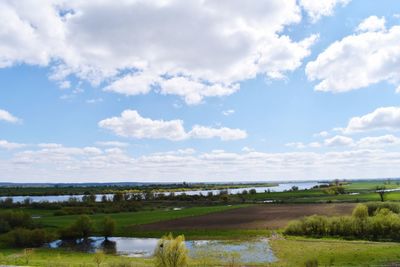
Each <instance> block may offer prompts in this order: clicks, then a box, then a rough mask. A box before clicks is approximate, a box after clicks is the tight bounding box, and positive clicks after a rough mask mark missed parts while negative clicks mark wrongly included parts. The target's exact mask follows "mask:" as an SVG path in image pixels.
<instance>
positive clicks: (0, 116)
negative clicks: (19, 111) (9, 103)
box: [0, 109, 20, 123]
mask: <svg viewBox="0 0 400 267" xmlns="http://www.w3.org/2000/svg"><path fill="white" fill-rule="evenodd" d="M0 121H6V122H11V123H18V122H19V121H20V119H18V118H17V117H15V116H14V115H12V114H11V113H10V112H8V111H7V110H4V109H0Z"/></svg>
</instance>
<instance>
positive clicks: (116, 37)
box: [0, 0, 343, 104]
mask: <svg viewBox="0 0 400 267" xmlns="http://www.w3.org/2000/svg"><path fill="white" fill-rule="evenodd" d="M303 2H304V1H303ZM329 2H331V1H329ZM340 2H343V1H340ZM330 5H331V4H328V6H330ZM303 6H304V7H305V8H306V7H307V10H308V11H310V10H311V9H312V10H311V11H310V12H311V13H310V12H309V13H310V14H313V16H318V17H319V16H321V15H330V14H331V10H330V9H331V7H328V8H325V9H324V11H322V12H318V15H316V14H317V13H316V11H315V8H311V9H310V7H309V5H303ZM324 6H325V5H324ZM319 13H320V14H319ZM301 18H302V17H301V8H300V6H299V5H298V4H297V1H296V0H287V1H280V0H270V1H263V0H255V1H252V2H250V3H247V2H246V3H245V2H243V1H238V0H229V1H227V0H223V1H210V0H205V1H203V0H194V1H156V0H137V1H122V2H121V3H119V4H118V5H115V2H114V1H112V0H103V1H66V0H50V1H46V2H45V3H42V4H41V5H37V4H35V3H34V2H31V1H1V3H0V25H1V26H0V43H1V46H0V67H11V66H13V65H16V64H29V65H39V66H49V67H50V68H51V69H52V73H51V74H50V79H52V80H55V81H57V83H58V84H59V85H60V86H61V87H63V88H67V87H70V83H69V80H70V78H72V77H71V76H75V77H76V78H78V80H86V81H89V82H90V83H91V84H92V85H94V86H97V85H101V86H104V89H105V90H106V91H112V92H116V93H121V94H124V95H137V94H146V93H148V92H149V91H151V90H152V89H153V87H159V91H160V92H161V93H163V94H173V95H178V96H181V97H182V98H184V99H185V101H186V102H187V103H189V104H198V103H200V102H201V101H202V99H203V98H204V97H210V96H225V95H229V94H232V93H234V92H235V91H237V90H238V89H239V86H238V85H237V83H239V82H240V81H243V80H246V79H250V78H254V77H256V75H258V74H265V75H266V76H267V77H268V78H282V77H284V76H285V75H286V73H288V72H290V71H293V70H295V69H296V68H298V67H299V66H300V65H301V63H302V61H303V60H304V58H305V57H306V56H308V55H309V54H310V47H311V45H312V44H313V43H314V42H315V40H316V36H311V37H309V38H306V39H304V40H300V41H294V40H292V39H291V38H290V37H289V36H287V35H285V33H284V29H285V28H286V27H289V26H291V25H295V24H297V23H299V22H300V21H301ZM182 77H184V79H186V80H187V82H186V83H185V86H184V87H183V86H182V85H181V86H180V87H179V88H176V85H177V84H176V83H175V82H174V79H178V80H179V79H181V78H182ZM178 85H179V84H178ZM156 91H157V90H156Z"/></svg>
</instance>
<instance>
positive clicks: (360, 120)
mask: <svg viewBox="0 0 400 267" xmlns="http://www.w3.org/2000/svg"><path fill="white" fill-rule="evenodd" d="M381 129H386V130H400V107H382V108H377V109H376V110H374V111H373V112H371V113H368V114H366V115H364V116H361V117H353V118H351V119H350V121H349V123H348V124H347V127H346V128H345V129H344V130H343V131H344V132H345V133H353V132H363V131H370V130H381Z"/></svg>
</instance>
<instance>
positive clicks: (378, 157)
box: [0, 146, 400, 182]
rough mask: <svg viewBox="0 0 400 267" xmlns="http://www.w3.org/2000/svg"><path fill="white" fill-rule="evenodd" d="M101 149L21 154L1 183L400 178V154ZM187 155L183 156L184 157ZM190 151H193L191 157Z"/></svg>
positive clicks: (8, 164)
mask: <svg viewBox="0 0 400 267" xmlns="http://www.w3.org/2000/svg"><path fill="white" fill-rule="evenodd" d="M100 152H101V153H99V151H96V149H94V148H91V149H88V148H79V147H64V146H63V147H62V148H53V149H38V150H26V151H22V152H16V153H15V154H14V155H13V156H12V158H10V159H9V160H1V161H0V169H1V170H2V171H1V172H0V180H5V179H6V178H7V177H10V176H12V177H13V179H14V181H16V182H17V181H20V182H23V181H27V180H28V179H29V181H30V180H35V181H42V182H50V181H51V182H62V181H65V179H68V181H70V182H84V181H91V182H100V181H111V180H113V181H143V179H145V180H147V181H157V182H160V181H164V182H171V181H182V180H185V181H222V180H224V179H226V178H227V177H229V179H230V180H231V181H243V180H247V179H248V177H251V179H252V180H253V179H254V180H260V181H265V180H275V181H282V180H290V179H293V178H296V179H299V180H303V179H306V180H308V179H318V178H327V177H328V178H347V179H349V178H371V177H397V176H398V173H399V172H400V153H399V152H387V151H383V150H382V149H377V150H373V149H354V150H345V151H335V152H325V153H315V152H287V153H266V152H259V151H244V152H241V153H233V152H227V151H224V150H213V151H210V152H202V153H192V152H193V151H191V150H189V151H185V150H183V151H167V152H158V153H151V154H146V155H141V156H137V157H132V156H130V155H129V154H127V152H126V151H123V150H121V149H119V148H112V149H106V150H104V151H101V150H100ZM182 152H183V153H182ZM186 152H188V153H186Z"/></svg>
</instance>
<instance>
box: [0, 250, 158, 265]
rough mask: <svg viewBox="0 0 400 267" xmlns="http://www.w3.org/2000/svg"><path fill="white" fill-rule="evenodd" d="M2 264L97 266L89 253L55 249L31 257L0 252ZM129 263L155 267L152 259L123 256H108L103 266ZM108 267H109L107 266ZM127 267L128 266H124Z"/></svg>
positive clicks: (37, 252) (14, 251)
mask: <svg viewBox="0 0 400 267" xmlns="http://www.w3.org/2000/svg"><path fill="white" fill-rule="evenodd" d="M0 253H1V254H0V263H1V264H8V265H17V266H28V265H29V266H42V267H47V266H48V267H50V266H51V267H78V266H79V267H81V266H87V267H89V266H91V267H92V266H96V265H95V262H94V255H93V254H89V253H81V252H72V251H65V250H55V249H35V250H34V251H33V253H32V254H31V256H30V257H29V258H28V260H27V257H26V256H25V254H24V251H23V250H16V249H3V250H0ZM122 262H124V263H126V262H129V263H131V264H132V265H133V266H136V267H150V266H154V264H153V260H152V259H141V258H126V257H121V256H114V255H106V257H105V260H104V262H103V264H102V266H106V265H104V264H107V263H114V264H116V263H122ZM107 266H108V265H107ZM124 266H127V265H124Z"/></svg>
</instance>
